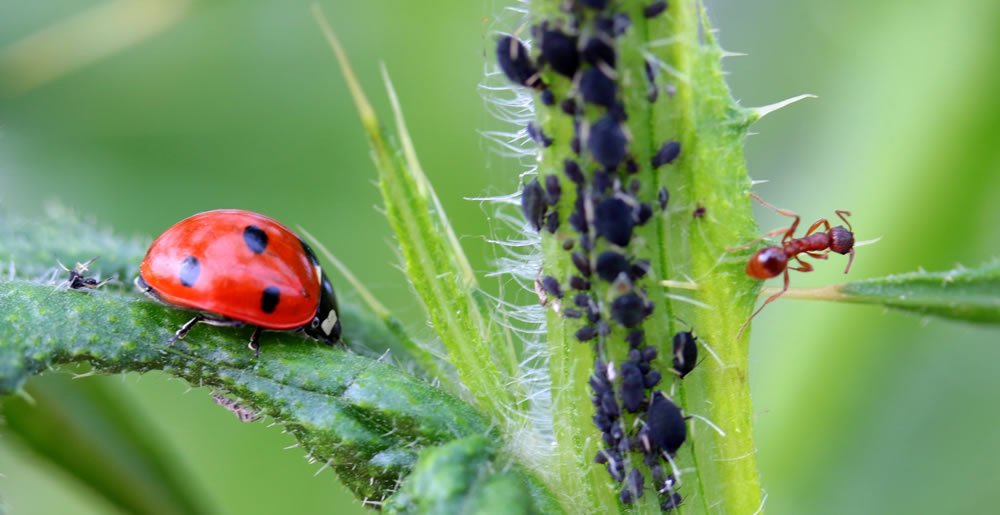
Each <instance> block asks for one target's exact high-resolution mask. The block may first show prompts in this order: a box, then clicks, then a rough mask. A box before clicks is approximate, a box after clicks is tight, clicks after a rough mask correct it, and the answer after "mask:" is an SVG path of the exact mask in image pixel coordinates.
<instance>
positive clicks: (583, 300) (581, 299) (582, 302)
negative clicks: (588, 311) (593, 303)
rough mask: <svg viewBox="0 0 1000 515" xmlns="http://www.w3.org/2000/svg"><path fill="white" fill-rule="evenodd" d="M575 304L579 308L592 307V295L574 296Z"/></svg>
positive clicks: (580, 294)
mask: <svg viewBox="0 0 1000 515" xmlns="http://www.w3.org/2000/svg"><path fill="white" fill-rule="evenodd" d="M573 304H576V305H577V307H581V308H585V307H587V306H590V295H587V294H586V293H577V294H576V295H574V296H573Z"/></svg>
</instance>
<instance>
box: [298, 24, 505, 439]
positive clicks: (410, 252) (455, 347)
mask: <svg viewBox="0 0 1000 515" xmlns="http://www.w3.org/2000/svg"><path fill="white" fill-rule="evenodd" d="M313 12H314V15H315V17H316V19H317V22H318V23H319V25H320V28H321V29H322V30H323V32H324V34H325V36H326V38H327V41H328V43H329V44H330V47H331V49H332V50H333V52H334V54H335V55H336V58H337V61H338V63H339V65H340V69H341V71H342V72H343V74H344V79H345V80H346V82H347V85H348V89H349V90H350V93H351V96H352V97H353V99H354V102H355V105H356V106H357V108H358V114H359V117H360V118H361V123H362V126H363V127H364V129H365V132H366V134H367V136H368V143H369V145H370V146H371V150H372V156H373V159H374V161H375V168H376V170H377V171H378V175H379V189H380V191H381V193H382V199H383V201H384V202H385V211H386V217H387V218H388V219H389V224H390V225H391V227H392V229H393V231H394V232H395V234H396V240H397V242H398V243H399V247H400V251H401V252H400V253H401V255H402V258H403V265H404V270H405V272H406V276H407V278H408V279H409V280H410V282H411V283H412V284H413V289H414V290H415V291H416V292H417V295H418V296H419V298H420V300H421V302H422V303H423V306H424V308H425V309H426V311H427V314H428V315H429V317H430V320H431V322H432V324H433V327H434V329H435V330H436V331H437V333H438V336H439V337H440V339H441V341H442V343H443V344H444V346H445V348H446V349H447V350H448V355H449V359H450V361H451V363H452V365H454V367H455V370H456V371H457V372H458V376H459V378H460V379H461V380H462V383H463V384H464V385H465V386H466V387H467V388H468V391H469V392H470V393H471V394H472V396H473V397H474V398H475V400H476V403H477V405H478V406H479V407H480V408H481V409H482V410H483V411H484V412H485V413H487V414H489V415H490V416H492V417H494V418H495V419H497V420H505V419H506V418H508V417H509V416H510V415H511V410H510V407H511V406H516V404H515V402H514V398H513V396H512V395H511V392H510V390H509V389H508V388H507V387H506V385H507V383H509V380H508V379H505V378H504V375H507V376H508V377H510V376H514V374H513V371H511V370H506V372H507V373H506V374H501V372H500V370H499V368H498V367H497V365H496V363H497V362H498V360H496V359H495V358H494V351H496V352H498V353H500V352H501V351H502V349H496V348H495V347H497V346H499V345H498V343H499V342H504V341H505V340H504V339H503V338H500V337H497V335H495V334H493V329H491V327H492V326H491V325H490V324H489V320H488V318H487V316H486V314H485V313H484V312H483V306H484V304H483V302H482V299H481V298H480V296H479V294H478V286H477V283H476V279H475V276H474V275H473V273H472V271H471V267H470V266H469V264H468V260H467V259H466V257H465V253H464V251H463V250H462V248H461V247H460V246H458V242H457V239H456V238H455V236H454V232H453V231H452V229H451V225H450V223H449V221H448V218H447V215H446V214H445V213H444V211H443V210H442V208H441V205H440V203H439V202H438V200H437V197H436V195H435V193H434V190H433V188H432V187H431V185H430V183H429V181H428V180H427V178H426V176H425V175H424V173H423V170H422V169H421V167H420V165H419V162H417V159H416V153H415V152H414V150H413V147H412V144H411V143H410V137H409V134H408V133H407V130H406V127H405V125H404V124H403V123H404V122H403V117H402V111H401V109H400V106H399V102H398V101H397V100H396V97H395V92H394V91H393V89H392V85H391V83H390V82H389V81H388V77H386V87H387V88H388V90H389V96H390V99H391V100H392V104H393V108H394V111H395V116H396V121H397V125H398V127H397V130H398V134H399V139H400V141H401V142H402V143H403V149H402V151H401V152H400V151H397V150H396V149H394V148H391V147H390V146H389V144H388V143H387V141H388V138H387V137H386V135H385V133H384V131H383V129H382V127H381V126H380V124H379V121H378V118H377V116H376V115H375V111H374V110H373V109H372V106H371V104H370V103H369V101H368V98H367V97H366V96H365V93H364V90H363V89H362V88H361V86H360V84H359V83H358V80H357V77H356V76H355V74H354V71H353V69H352V68H351V64H350V62H349V60H348V59H347V54H346V52H345V51H344V49H343V47H342V46H341V44H340V42H339V41H338V40H337V37H336V35H335V34H334V32H333V30H332V29H331V28H330V26H329V24H328V22H327V21H326V19H325V18H324V17H323V13H322V11H321V10H320V8H319V7H318V6H315V5H314V9H313Z"/></svg>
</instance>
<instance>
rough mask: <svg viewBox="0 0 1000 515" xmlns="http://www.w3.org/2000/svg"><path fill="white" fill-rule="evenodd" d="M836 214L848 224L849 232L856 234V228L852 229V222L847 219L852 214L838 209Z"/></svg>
mask: <svg viewBox="0 0 1000 515" xmlns="http://www.w3.org/2000/svg"><path fill="white" fill-rule="evenodd" d="M834 212H835V213H837V216H839V217H840V219H841V220H843V221H844V223H845V224H847V230H848V231H851V232H854V228H852V227H851V222H850V221H849V220H848V219H847V217H849V216H851V212H850V211H844V210H843V209H838V210H836V211H834Z"/></svg>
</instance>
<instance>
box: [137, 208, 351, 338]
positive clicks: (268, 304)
mask: <svg viewBox="0 0 1000 515" xmlns="http://www.w3.org/2000/svg"><path fill="white" fill-rule="evenodd" d="M135 284H136V287H137V288H139V290H141V291H142V292H143V293H145V294H147V295H149V296H150V297H152V298H154V299H156V300H157V301H159V302H162V303H164V304H167V305H170V306H176V307H180V308H183V309H187V310H191V311H197V312H198V314H197V315H195V316H194V318H192V319H191V320H189V321H188V322H187V323H185V324H184V325H183V326H181V328H180V329H178V330H177V332H176V334H175V336H174V337H173V338H172V339H171V340H170V342H171V343H173V342H175V341H177V340H179V339H181V338H184V337H185V336H186V335H187V333H188V332H189V331H191V329H192V328H193V327H194V326H195V325H197V324H199V323H206V324H210V325H219V326H231V327H235V326H242V325H244V324H245V325H252V326H255V328H256V329H255V330H254V332H253V335H252V336H251V337H250V349H251V350H253V351H255V352H256V353H257V354H258V355H259V354H260V344H259V339H260V333H261V331H262V330H264V329H267V330H275V331H292V330H295V331H302V332H304V333H305V334H307V335H309V336H310V337H312V338H315V339H317V340H319V341H322V342H326V343H329V344H331V345H333V344H335V343H337V342H339V341H340V332H341V326H340V316H339V311H338V309H337V298H336V296H335V295H334V292H333V286H332V285H331V284H330V281H329V280H328V279H327V277H326V274H325V273H324V272H323V269H322V268H321V267H320V264H319V260H318V259H316V254H315V253H314V252H313V251H312V249H311V248H309V245H306V243H305V242H304V241H302V239H301V238H299V237H298V235H296V234H295V233H294V232H292V231H291V230H290V229H288V228H287V227H285V226H284V225H281V224H280V223H278V222H277V221H275V220H273V219H271V218H268V217H266V216H264V215H261V214H258V213H254V212H252V211H243V210H240V209H217V210H215V211H206V212H204V213H198V214H196V215H194V216H191V217H189V218H185V219H184V220H181V221H180V222H178V223H177V224H175V225H174V226H173V227H171V228H169V229H167V230H166V232H164V233H163V234H161V235H160V236H159V237H158V238H156V241H154V242H153V244H152V245H151V246H150V247H149V250H148V251H146V257H145V258H144V259H143V260H142V265H141V266H140V267H139V276H138V277H136V279H135Z"/></svg>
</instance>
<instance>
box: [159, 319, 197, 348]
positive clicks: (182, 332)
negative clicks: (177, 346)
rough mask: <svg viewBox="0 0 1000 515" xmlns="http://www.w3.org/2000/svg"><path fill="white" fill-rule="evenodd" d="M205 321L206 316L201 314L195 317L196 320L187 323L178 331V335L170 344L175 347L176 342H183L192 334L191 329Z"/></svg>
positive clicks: (176, 334)
mask: <svg viewBox="0 0 1000 515" xmlns="http://www.w3.org/2000/svg"><path fill="white" fill-rule="evenodd" d="M203 320H205V315H201V314H198V315H195V316H194V318H192V319H191V320H188V321H187V322H185V323H184V325H182V326H181V328H180V329H178V330H177V332H176V333H174V336H173V338H171V339H170V341H169V342H168V343H169V344H171V345H173V343H174V342H176V341H177V340H183V339H184V337H185V336H187V334H188V333H189V332H191V329H193V328H194V326H196V325H198V323H199V322H201V321H203Z"/></svg>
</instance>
